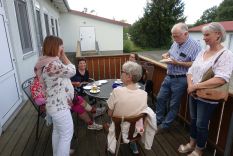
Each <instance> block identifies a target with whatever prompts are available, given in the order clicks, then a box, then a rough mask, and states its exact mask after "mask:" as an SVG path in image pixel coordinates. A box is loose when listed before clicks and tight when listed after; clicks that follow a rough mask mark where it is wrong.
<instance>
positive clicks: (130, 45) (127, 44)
mask: <svg viewBox="0 0 233 156" xmlns="http://www.w3.org/2000/svg"><path fill="white" fill-rule="evenodd" d="M123 44H124V47H123V51H124V52H125V53H130V52H132V50H133V48H134V44H133V42H132V41H130V40H124V43H123Z"/></svg>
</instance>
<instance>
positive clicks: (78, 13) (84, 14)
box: [68, 9, 131, 27]
mask: <svg viewBox="0 0 233 156" xmlns="http://www.w3.org/2000/svg"><path fill="white" fill-rule="evenodd" d="M68 12H69V13H73V14H75V15H79V16H83V17H87V18H92V19H95V20H99V21H103V22H107V23H112V24H116V25H121V26H123V27H129V26H131V24H128V23H124V22H120V21H116V20H111V19H108V18H104V17H100V16H96V15H92V14H87V13H84V12H80V11H77V10H71V9H70V10H69V11H68Z"/></svg>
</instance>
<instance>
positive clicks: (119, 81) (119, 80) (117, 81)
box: [114, 79, 123, 84]
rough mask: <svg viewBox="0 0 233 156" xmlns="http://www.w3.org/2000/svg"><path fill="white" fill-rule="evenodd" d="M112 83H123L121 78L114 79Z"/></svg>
mask: <svg viewBox="0 0 233 156" xmlns="http://www.w3.org/2000/svg"><path fill="white" fill-rule="evenodd" d="M114 83H118V84H121V83H123V82H122V81H121V79H117V80H116V81H114Z"/></svg>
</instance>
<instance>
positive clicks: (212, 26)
mask: <svg viewBox="0 0 233 156" xmlns="http://www.w3.org/2000/svg"><path fill="white" fill-rule="evenodd" d="M205 31H211V32H219V33H220V37H219V39H218V41H219V42H220V43H221V42H224V41H225V39H226V31H225V29H224V28H223V26H222V25H221V24H220V23H218V22H212V23H209V24H207V25H205V26H204V27H202V32H205Z"/></svg>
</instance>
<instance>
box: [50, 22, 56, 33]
mask: <svg viewBox="0 0 233 156" xmlns="http://www.w3.org/2000/svg"><path fill="white" fill-rule="evenodd" d="M51 27H52V33H53V35H56V34H55V26H54V20H53V19H52V18H51Z"/></svg>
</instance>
